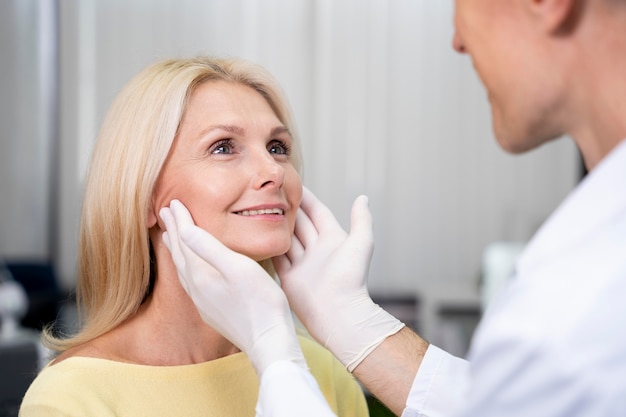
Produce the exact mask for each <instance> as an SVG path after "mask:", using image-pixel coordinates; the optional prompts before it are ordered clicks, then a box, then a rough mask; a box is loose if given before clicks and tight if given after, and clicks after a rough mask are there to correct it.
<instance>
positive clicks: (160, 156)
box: [20, 57, 367, 417]
mask: <svg viewBox="0 0 626 417" xmlns="http://www.w3.org/2000/svg"><path fill="white" fill-rule="evenodd" d="M299 154H300V148H299V143H298V140H297V137H296V135H295V127H294V125H293V122H292V120H291V116H290V112H289V109H288V106H287V102H286V100H285V99H284V98H283V96H282V95H281V93H280V89H279V87H278V86H277V84H276V83H275V81H274V80H273V79H272V77H271V76H270V75H269V74H268V73H267V72H266V71H265V70H263V69H262V68H259V67H258V66H255V65H252V64H250V63H246V62H244V61H240V60H219V59H212V58H204V57H200V58H195V59H176V60H167V61H163V62H159V63H157V64H154V65H153V66H151V67H149V68H147V69H146V70H144V71H143V72H141V73H140V74H138V75H137V76H136V77H135V78H134V79H133V80H131V81H130V83H129V84H128V85H127V86H126V87H125V88H124V89H123V90H122V92H121V93H120V94H119V95H118V97H117V98H116V100H115V102H114V103H113V105H112V108H111V109H110V111H109V114H108V115H107V117H106V120H105V122H104V124H103V127H102V129H101V132H100V134H99V137H98V139H97V142H96V145H95V148H94V153H93V157H92V158H93V159H92V162H91V165H90V171H89V174H88V178H87V182H86V188H85V194H84V202H83V212H82V220H81V231H80V242H79V247H80V252H79V275H78V286H77V300H78V305H79V312H80V317H81V319H82V322H81V327H80V329H81V330H80V331H79V332H78V333H77V334H75V335H73V336H71V337H68V338H56V337H54V336H53V335H52V334H51V332H45V333H44V342H45V343H46V345H47V346H49V347H50V348H52V349H54V350H55V351H57V352H59V355H58V356H57V357H56V358H55V359H54V360H53V361H52V362H51V363H50V364H49V365H48V366H47V367H46V368H45V369H43V370H42V372H41V373H40V374H39V375H38V376H37V378H36V379H35V381H34V382H33V384H32V385H31V387H30V388H29V390H28V392H27V393H26V396H25V398H24V400H23V403H22V405H21V409H20V415H21V416H23V417H29V416H39V415H46V416H50V415H63V416H85V415H95V416H99V417H102V416H113V415H115V416H124V415H128V416H138V415H146V416H158V415H163V416H166V415H167V416H172V415H180V416H194V415H198V416H211V415H215V416H252V415H254V406H255V402H256V396H257V391H258V380H257V378H256V375H255V373H254V369H253V368H252V366H251V365H250V362H249V361H248V359H247V358H246V356H245V355H244V354H243V353H241V352H240V351H239V349H237V347H236V346H234V345H233V344H232V343H230V342H229V341H228V340H227V339H226V338H224V337H223V336H222V335H220V334H219V333H218V332H217V331H215V330H214V329H212V328H211V327H209V326H208V325H206V324H205V323H204V321H203V320H202V318H201V317H200V315H199V314H198V312H197V310H196V308H195V306H194V304H193V302H192V301H191V299H190V298H189V297H188V295H187V293H186V292H185V290H184V289H183V287H182V286H181V284H180V281H179V278H178V275H177V272H176V268H175V266H174V264H173V262H172V257H171V255H170V252H169V250H168V248H167V247H166V245H165V244H164V242H163V232H164V231H165V226H164V225H163V223H162V220H161V219H160V218H159V215H158V214H159V211H160V209H161V208H163V207H167V206H168V205H169V204H170V202H171V201H172V200H180V201H182V202H183V203H184V204H185V206H186V207H187V209H189V212H190V213H191V215H192V216H193V219H194V221H195V222H196V223H197V224H198V225H199V226H200V227H202V228H204V229H206V230H208V231H209V232H211V234H213V235H214V236H215V237H217V238H218V239H220V240H221V241H222V242H223V243H224V244H225V245H226V246H228V247H230V248H231V249H233V250H235V251H237V252H240V253H242V254H244V255H246V256H248V257H250V258H252V259H254V260H255V261H258V262H261V263H262V264H263V265H266V268H268V269H269V268H270V266H269V265H270V263H269V262H268V260H270V259H271V258H272V257H273V256H277V255H280V254H283V253H285V252H286V251H287V250H288V249H289V246H290V242H291V236H292V233H293V230H294V224H295V217H296V211H297V208H298V206H299V204H300V199H301V196H302V184H301V180H300V176H299V170H300V157H299ZM300 344H301V346H302V350H303V352H304V355H305V357H306V360H307V363H308V365H309V367H310V368H311V372H312V374H313V375H314V376H315V377H316V379H317V382H318V384H319V385H320V388H321V390H322V392H323V393H324V396H325V398H326V400H327V401H328V402H329V404H330V405H331V408H333V410H334V411H335V413H337V414H338V415H339V416H357V415H367V407H366V403H365V400H364V396H363V393H362V391H361V388H360V386H359V385H358V384H357V383H356V382H355V380H354V379H353V378H352V376H351V375H350V374H349V373H348V372H347V371H345V369H343V367H342V366H341V364H340V363H339V362H337V361H336V360H335V359H334V358H333V357H332V355H331V354H330V353H329V352H328V351H326V350H324V349H322V348H321V347H320V346H319V345H317V344H315V343H314V342H312V341H311V340H309V339H306V338H304V337H302V338H301V339H300Z"/></svg>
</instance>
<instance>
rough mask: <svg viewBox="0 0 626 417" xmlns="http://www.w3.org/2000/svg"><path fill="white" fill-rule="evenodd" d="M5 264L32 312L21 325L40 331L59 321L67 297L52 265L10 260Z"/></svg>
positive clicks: (28, 312)
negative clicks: (25, 297) (21, 290)
mask: <svg viewBox="0 0 626 417" xmlns="http://www.w3.org/2000/svg"><path fill="white" fill-rule="evenodd" d="M5 264H6V266H7V268H8V269H9V271H10V272H11V275H13V278H14V279H15V280H16V281H17V282H19V283H20V284H21V285H22V286H23V287H24V290H25V291H26V294H27V296H28V311H27V312H26V315H25V316H24V317H23V318H22V320H21V325H22V326H24V327H26V328H30V329H35V330H39V331H40V330H41V329H42V328H43V326H45V325H47V324H49V323H51V322H53V321H54V320H56V319H57V315H58V314H59V310H60V307H61V304H62V302H63V301H65V298H66V294H64V293H63V291H61V288H60V287H59V284H58V282H57V279H56V274H55V272H54V268H53V266H52V264H50V263H49V262H46V261H38V260H33V261H31V260H19V261H11V260H6V262H5Z"/></svg>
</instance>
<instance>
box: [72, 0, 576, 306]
mask: <svg viewBox="0 0 626 417" xmlns="http://www.w3.org/2000/svg"><path fill="white" fill-rule="evenodd" d="M452 7H453V5H452V2H451V1H441V0H432V1H415V0H396V1H392V2H391V1H384V0H107V1H96V0H81V1H78V0H65V1H63V2H62V8H64V11H63V13H64V16H65V17H66V19H65V21H64V23H65V25H67V26H66V27H65V29H64V30H65V31H66V32H65V34H66V36H65V39H64V46H65V47H66V53H65V56H64V60H63V65H64V70H65V71H66V77H65V78H64V79H65V81H66V83H65V85H64V86H63V88H64V94H65V103H66V104H67V105H70V106H71V107H72V108H74V109H76V111H75V112H64V119H63V126H64V136H65V138H66V139H65V140H66V141H67V142H66V143H65V146H66V147H70V146H75V145H76V144H78V145H79V147H80V149H87V148H89V147H90V143H92V141H93V139H94V137H95V132H96V130H97V127H98V125H99V123H100V121H101V120H102V118H103V115H104V112H105V111H106V109H107V108H108V106H109V104H110V102H111V100H112V99H113V97H114V95H115V94H116V93H117V92H118V91H119V89H120V88H121V86H122V85H123V84H124V83H125V82H126V81H127V80H128V79H129V78H130V77H131V76H132V75H133V74H134V73H136V72H137V71H139V70H140V69H141V68H143V67H144V66H145V65H147V64H148V63H150V62H152V61H154V60H155V59H158V58H165V57H170V56H189V55H196V54H199V53H209V54H216V55H222V56H223V55H231V56H240V57H243V58H248V59H252V60H254V61H257V62H259V63H260V64H262V65H264V66H266V67H267V68H268V69H269V70H270V71H271V72H272V73H273V74H274V75H275V76H276V77H277V78H278V80H279V81H280V82H281V84H282V85H283V87H284V89H285V91H286V92H287V95H288V96H289V97H290V99H291V103H292V107H293V108H294V111H295V114H296V118H297V121H298V125H299V127H300V131H301V135H302V138H303V142H304V150H305V184H306V185H308V186H309V187H310V188H312V189H313V190H314V191H315V192H316V193H317V194H318V196H319V197H320V198H321V199H322V200H323V201H325V202H326V203H327V204H328V205H329V206H330V207H331V208H332V209H333V210H334V211H335V213H336V214H337V216H338V218H339V219H340V221H341V222H342V224H344V225H345V226H346V227H348V225H349V221H348V219H349V218H348V213H349V209H350V206H351V203H352V200H353V199H354V198H355V197H356V196H357V195H358V194H360V193H366V194H368V195H369V196H370V206H371V209H372V211H373V214H374V219H375V236H376V249H375V254H374V259H373V265H372V270H371V284H370V286H371V289H372V291H373V292H376V293H384V294H398V293H419V294H421V295H422V296H423V297H428V296H429V294H434V293H438V292H441V291H444V290H446V291H447V290H448V289H450V291H456V290H458V291H471V290H472V289H474V290H475V291H476V293H478V291H477V289H476V285H477V279H478V275H479V273H480V256H481V252H482V250H483V248H484V247H485V246H486V245H487V244H488V243H489V242H491V241H494V240H526V239H528V238H529V236H530V235H531V234H532V233H533V232H534V230H535V228H536V227H537V226H538V225H539V224H540V223H541V222H542V221H543V220H544V219H545V218H546V216H547V215H548V213H549V212H550V211H551V210H552V209H553V208H555V206H556V205H557V203H558V202H559V201H560V200H561V199H562V198H563V197H564V196H565V194H566V193H567V192H568V191H569V190H570V189H571V188H572V187H573V186H574V184H575V182H576V180H577V172H578V157H577V152H576V149H575V148H574V147H573V145H572V144H571V143H569V141H559V142H558V143H554V144H549V145H546V146H544V147H542V148H540V149H538V150H536V151H534V152H531V153H530V154H527V155H525V156H511V155H507V154H505V153H504V152H502V151H501V150H500V149H499V148H498V146H497V145H496V143H495V140H494V138H493V135H492V132H491V121H490V111H489V106H488V102H487V99H486V94H485V92H484V91H483V88H482V86H481V85H480V83H479V81H478V79H477V77H476V75H475V74H474V72H473V69H472V67H471V62H470V60H469V58H468V57H466V56H460V55H457V54H456V53H455V52H454V51H453V50H452V48H451V41H452V34H453V28H452ZM72 27H73V28H72ZM74 36H77V37H78V39H80V41H78V42H77V41H76V38H75V37H74ZM85 39H86V40H85ZM74 66H77V67H78V68H80V69H81V73H80V76H79V77H78V81H77V82H75V83H74V84H72V82H71V79H70V77H68V76H67V74H68V73H70V72H71V71H74V69H73V68H74ZM72 100H74V101H72ZM77 126H80V128H77ZM66 150H67V148H66ZM76 157H77V158H78V159H77V160H74V161H72V162H71V163H72V164H73V165H74V166H71V165H67V166H66V168H65V169H66V171H67V170H71V171H72V172H80V171H82V169H78V168H77V167H81V166H83V164H84V163H85V161H86V159H85V158H86V155H84V154H83V153H82V152H81V153H80V154H79V155H76ZM69 178H71V179H72V180H73V181H71V182H70V181H69ZM77 178H78V177H77V176H72V175H69V174H67V172H66V180H65V181H64V183H63V186H64V187H65V188H64V195H65V196H66V197H67V198H66V199H64V201H63V202H62V204H63V206H64V207H62V210H61V211H62V212H64V213H67V214H65V218H64V219H65V221H64V224H65V228H64V236H63V237H62V238H63V244H64V248H66V249H65V255H64V257H63V264H64V266H65V267H64V270H65V274H64V276H65V277H66V279H67V282H68V285H69V284H71V282H72V279H73V275H72V274H73V261H74V257H73V253H74V250H75V247H73V246H72V245H75V242H74V240H75V236H76V229H75V228H76V224H77V222H76V219H75V214H76V213H77V209H76V207H78V205H79V200H80V182H79V181H76V179H77Z"/></svg>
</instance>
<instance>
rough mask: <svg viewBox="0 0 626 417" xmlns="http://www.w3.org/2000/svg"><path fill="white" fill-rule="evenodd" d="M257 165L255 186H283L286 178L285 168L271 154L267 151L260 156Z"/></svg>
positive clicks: (259, 187)
mask: <svg viewBox="0 0 626 417" xmlns="http://www.w3.org/2000/svg"><path fill="white" fill-rule="evenodd" d="M255 165H256V166H255V170H256V172H255V173H254V175H253V186H254V188H257V189H261V188H266V187H276V188H280V187H282V185H283V182H284V179H285V168H284V167H283V166H282V165H281V164H280V163H278V162H277V161H276V160H275V159H274V158H273V157H272V155H271V154H269V153H268V152H267V151H265V155H263V156H260V157H259V158H258V161H257V163H256V164H255Z"/></svg>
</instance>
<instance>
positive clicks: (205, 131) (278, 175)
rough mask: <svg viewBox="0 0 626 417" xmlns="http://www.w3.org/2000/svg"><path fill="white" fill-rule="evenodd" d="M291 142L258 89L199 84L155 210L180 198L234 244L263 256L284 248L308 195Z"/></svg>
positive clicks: (203, 223) (201, 221)
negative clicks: (305, 195)
mask: <svg viewBox="0 0 626 417" xmlns="http://www.w3.org/2000/svg"><path fill="white" fill-rule="evenodd" d="M291 146H292V138H291V135H290V133H289V131H287V129H286V127H285V126H284V125H283V124H282V123H281V122H280V121H279V120H278V118H277V117H276V115H275V114H274V112H273V111H272V108H271V107H270V105H269V104H268V103H267V101H266V100H265V99H264V98H263V97H262V96H261V95H260V94H259V93H258V92H256V91H255V90H253V89H252V88H250V87H247V86H244V85H241V84H235V83H228V82H224V81H210V82H206V83H204V84H201V85H200V86H198V87H197V88H196V90H195V91H194V92H193V94H192V95H191V97H190V100H189V103H188V107H187V110H186V112H185V114H184V116H183V119H182V121H181V124H180V128H179V133H178V135H177V136H176V138H175V139H174V143H173V145H172V149H171V150H170V154H169V156H168V159H167V161H166V163H165V165H164V167H163V170H162V171H161V174H160V177H159V181H158V182H157V185H156V187H155V191H154V195H153V208H154V210H155V212H158V210H159V209H160V208H161V207H165V206H168V205H169V204H170V201H171V200H172V199H179V200H180V201H182V203H183V204H185V206H187V208H188V209H189V211H190V212H191V215H192V216H193V219H194V221H195V223H196V224H197V225H198V226H200V227H202V228H203V229H205V230H207V231H209V232H210V233H211V234H213V235H214V236H215V237H216V238H218V239H219V240H220V241H222V243H224V244H225V245H226V246H228V247H229V248H231V249H233V250H235V251H237V252H240V253H242V254H244V255H247V256H249V257H251V258H253V259H255V260H257V261H260V260H264V259H268V258H271V257H272V256H276V255H280V254H283V253H285V252H286V251H287V250H288V249H289V246H290V245H291V236H292V233H293V230H294V225H295V219H296V212H297V209H298V206H299V205H300V199H301V197H302V182H301V180H300V176H299V174H298V172H297V171H296V169H295V168H294V166H293V164H292V162H291V157H290V149H291ZM151 217H152V216H151ZM154 222H156V219H154ZM150 226H152V225H150Z"/></svg>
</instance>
